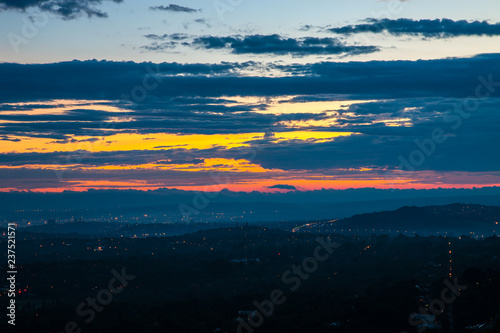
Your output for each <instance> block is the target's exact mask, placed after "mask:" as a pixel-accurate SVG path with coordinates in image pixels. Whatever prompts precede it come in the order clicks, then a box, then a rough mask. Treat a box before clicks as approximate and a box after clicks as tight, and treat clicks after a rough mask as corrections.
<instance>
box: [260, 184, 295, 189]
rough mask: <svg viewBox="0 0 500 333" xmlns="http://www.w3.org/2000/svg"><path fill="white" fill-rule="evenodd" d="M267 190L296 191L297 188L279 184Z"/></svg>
mask: <svg viewBox="0 0 500 333" xmlns="http://www.w3.org/2000/svg"><path fill="white" fill-rule="evenodd" d="M267 188H270V189H280V190H294V191H296V190H297V188H296V187H295V186H293V185H281V184H277V185H273V186H268V187H267Z"/></svg>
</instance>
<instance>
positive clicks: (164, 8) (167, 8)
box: [150, 4, 199, 13]
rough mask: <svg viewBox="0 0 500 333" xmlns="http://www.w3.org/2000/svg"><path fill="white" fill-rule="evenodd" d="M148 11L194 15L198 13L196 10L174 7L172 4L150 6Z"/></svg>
mask: <svg viewBox="0 0 500 333" xmlns="http://www.w3.org/2000/svg"><path fill="white" fill-rule="evenodd" d="M150 9H151V10H160V11H166V12H176V13H196V12H198V11H199V10H198V9H194V8H189V7H184V6H180V5H174V4H171V5H168V6H152V7H150Z"/></svg>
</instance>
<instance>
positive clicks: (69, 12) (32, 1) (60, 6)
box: [0, 0, 123, 20]
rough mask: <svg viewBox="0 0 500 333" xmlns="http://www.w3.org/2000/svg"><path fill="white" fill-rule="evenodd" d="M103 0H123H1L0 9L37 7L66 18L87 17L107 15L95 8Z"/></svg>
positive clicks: (113, 0)
mask: <svg viewBox="0 0 500 333" xmlns="http://www.w3.org/2000/svg"><path fill="white" fill-rule="evenodd" d="M103 2H115V3H121V2H123V0H22V1H17V0H2V1H0V10H27V9H31V8H34V9H37V10H40V11H43V12H48V13H51V14H54V15H57V16H60V17H62V18H64V19H66V20H71V19H75V18H78V17H80V16H82V15H86V16H88V17H108V14H107V13H106V12H103V11H101V10H99V9H98V8H97V6H99V5H101V4H102V3H103Z"/></svg>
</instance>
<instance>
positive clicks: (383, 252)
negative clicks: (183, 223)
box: [0, 226, 500, 333]
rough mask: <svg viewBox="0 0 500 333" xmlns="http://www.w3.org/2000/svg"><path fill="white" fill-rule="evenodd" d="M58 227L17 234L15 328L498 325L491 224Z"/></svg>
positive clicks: (496, 241)
mask: <svg viewBox="0 0 500 333" xmlns="http://www.w3.org/2000/svg"><path fill="white" fill-rule="evenodd" d="M68 237H69V236H68ZM68 237H62V236H61V235H58V236H55V235H44V236H41V235H34V234H23V233H19V234H18V236H17V257H18V264H19V267H18V271H19V273H18V275H17V285H16V289H17V290H16V293H17V294H16V300H17V306H18V309H17V317H16V330H15V331H17V332H40V333H44V332H381V333H382V332H383V333H387V332H402V331H407V332H417V330H419V331H420V332H423V330H424V329H425V328H426V331H427V332H435V331H436V332H476V331H477V332H480V331H481V332H499V331H500V330H499V324H498V319H499V314H500V312H499V311H500V238H498V237H485V238H482V239H479V240H478V239H475V238H472V237H470V236H459V237H445V236H428V237H422V236H413V237H407V236H404V235H400V236H396V237H389V236H387V235H371V236H363V237H360V236H357V235H352V234H350V235H342V234H321V233H301V232H290V231H287V230H278V229H269V228H266V227H255V226H238V227H233V228H224V229H211V230H201V231H198V232H195V233H191V234H186V235H183V236H174V237H150V238H128V237H120V238H100V239H96V238H82V237H79V238H72V239H71V238H68ZM2 239H5V238H2ZM333 244H335V245H333ZM6 246H7V244H6V242H5V240H2V241H1V242H0V248H6ZM2 262H5V261H4V260H3V259H2ZM450 266H451V267H450ZM450 269H451V278H450ZM6 271H7V268H6V267H5V265H4V266H2V273H4V272H6ZM2 279H3V280H4V281H6V280H5V279H4V278H2ZM455 279H457V280H455ZM5 284H6V285H7V282H5ZM450 289H453V291H450ZM6 299H7V296H6V291H4V292H3V293H2V295H1V296H0V300H1V301H2V308H3V309H5V306H6V303H5V302H4V300H6ZM445 301H446V302H445ZM431 307H433V308H434V309H431ZM4 311H5V310H4ZM412 314H414V315H413V317H411V315H412ZM4 318H5V317H4ZM7 326H8V325H7V324H6V319H4V320H2V322H1V324H0V331H1V332H5V331H6V329H12V327H7ZM80 330H81V331H80Z"/></svg>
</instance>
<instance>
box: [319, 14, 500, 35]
mask: <svg viewBox="0 0 500 333" xmlns="http://www.w3.org/2000/svg"><path fill="white" fill-rule="evenodd" d="M326 31H329V32H332V33H335V34H342V35H346V34H357V33H389V34H391V35H396V36H402V35H410V36H422V37H433V38H448V37H459V36H500V23H489V22H488V21H466V20H459V21H454V20H451V19H446V18H444V19H435V20H430V19H422V20H413V19H407V18H400V19H387V18H384V19H375V18H371V19H367V20H366V22H365V23H360V24H355V25H347V26H343V27H337V28H327V29H326Z"/></svg>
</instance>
